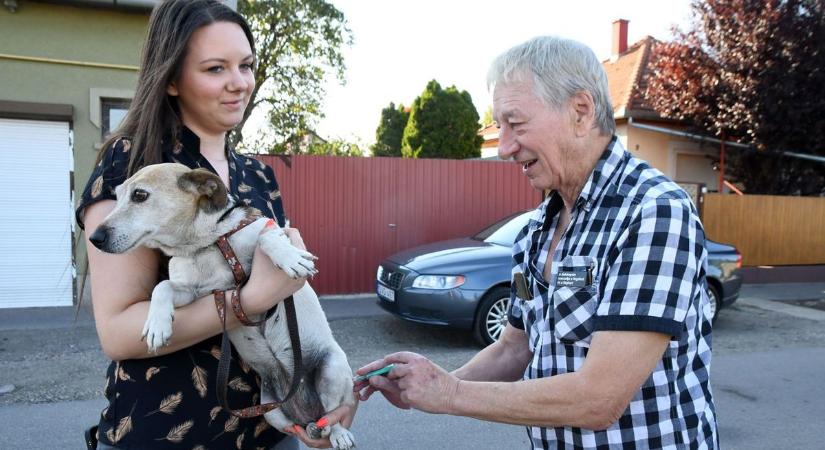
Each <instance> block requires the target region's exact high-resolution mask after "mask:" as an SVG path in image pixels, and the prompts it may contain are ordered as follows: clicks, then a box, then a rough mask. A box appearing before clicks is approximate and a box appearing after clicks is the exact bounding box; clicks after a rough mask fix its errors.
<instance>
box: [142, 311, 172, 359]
mask: <svg viewBox="0 0 825 450" xmlns="http://www.w3.org/2000/svg"><path fill="white" fill-rule="evenodd" d="M173 311H174V310H172V312H171V313H163V312H161V311H159V310H158V309H157V308H156V309H155V310H152V308H151V307H150V308H149V317H148V318H147V319H146V323H145V324H144V325H143V334H142V335H141V339H145V340H146V346H147V347H148V349H149V353H157V351H158V349H159V348H160V347H162V346H164V345H166V343H167V342H169V339H170V338H171V337H172V320H173V319H174V312H173Z"/></svg>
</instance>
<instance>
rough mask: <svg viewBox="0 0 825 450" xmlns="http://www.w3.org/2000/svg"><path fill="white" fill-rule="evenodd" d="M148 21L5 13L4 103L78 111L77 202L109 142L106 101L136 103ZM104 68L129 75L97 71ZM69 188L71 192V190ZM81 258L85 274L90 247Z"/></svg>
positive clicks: (39, 7)
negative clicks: (103, 119) (103, 114)
mask: <svg viewBox="0 0 825 450" xmlns="http://www.w3.org/2000/svg"><path fill="white" fill-rule="evenodd" d="M148 20H149V14H148V10H147V11H142V12H140V11H138V12H134V11H132V12H128V11H117V10H110V9H99V8H82V7H76V6H62V5H55V4H43V3H34V2H30V1H25V0H21V1H18V8H17V10H16V11H15V12H11V11H10V10H9V9H7V8H5V7H3V6H0V30H2V38H0V101H14V102H27V103H37V104H43V103H48V104H59V105H70V106H71V108H72V117H71V123H70V127H71V129H72V132H73V134H74V186H73V189H74V198H75V199H77V198H79V197H80V194H81V191H82V189H83V187H84V186H85V184H86V180H87V179H88V177H89V174H90V173H91V169H92V165H93V164H94V160H95V157H96V156H97V149H98V148H99V145H100V142H101V140H102V139H101V129H100V125H99V120H98V124H95V123H93V119H94V117H93V113H94V109H99V106H100V99H99V95H100V94H104V95H105V96H109V97H121V98H122V97H125V98H130V97H131V95H132V92H133V91H134V87H135V83H136V81H137V65H138V60H139V55H140V47H141V43H142V41H143V37H144V34H145V32H146V25H147V23H148ZM25 58H37V59H43V60H44V61H40V60H38V61H30V60H24V59H25ZM57 60H60V61H71V62H74V64H65V63H60V62H59V61H57ZM78 62H80V63H91V64H88V65H83V64H77V63H78ZM99 64H103V65H118V66H128V67H125V68H106V67H95V65H99ZM97 112H98V114H99V113H100V111H97ZM98 117H99V116H98ZM3 169H4V168H0V170H3ZM6 169H9V170H13V168H6ZM66 188H67V191H68V190H69V189H70V186H67V187H66ZM75 256H76V260H77V261H78V262H81V264H80V265H79V266H80V267H79V269H80V270H81V272H82V271H83V267H84V266H83V264H82V261H85V249H84V247H83V246H79V247H78V248H77V252H76V255H75Z"/></svg>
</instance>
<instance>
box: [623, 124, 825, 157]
mask: <svg viewBox="0 0 825 450" xmlns="http://www.w3.org/2000/svg"><path fill="white" fill-rule="evenodd" d="M627 124H628V125H630V126H632V127H635V128H639V129H642V130H648V131H655V132H657V133H664V134H669V135H671V136H679V137H684V138H688V139H693V140H696V141H699V142H700V143H701V142H712V143H714V144H722V143H724V144H725V145H727V146H730V147H736V148H745V149H749V148H753V145H751V144H740V143H739V142H733V141H725V140H721V139H716V138H712V137H709V136H702V135H701V134H693V133H686V132H684V131H676V130H671V129H669V128H663V127H657V126H654V125H645V124H641V123H636V122H634V121H633V117H628V118H627ZM779 153H781V154H782V155H783V156H788V157H791V158H798V159H806V160H808V161H816V162H819V163H825V156H816V155H808V154H806V153H797V152H784V151H783V152H779Z"/></svg>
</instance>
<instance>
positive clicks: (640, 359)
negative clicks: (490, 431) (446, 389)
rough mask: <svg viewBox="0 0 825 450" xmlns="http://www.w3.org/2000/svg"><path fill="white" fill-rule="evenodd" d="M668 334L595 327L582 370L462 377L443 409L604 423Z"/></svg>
mask: <svg viewBox="0 0 825 450" xmlns="http://www.w3.org/2000/svg"><path fill="white" fill-rule="evenodd" d="M669 340H670V337H669V336H667V335H665V334H661V333H654V332H637V331H600V332H596V333H594V335H593V340H592V342H591V346H590V351H589V352H588V355H587V358H586V359H585V361H584V363H583V365H582V367H581V369H580V370H579V371H577V372H573V373H568V374H562V375H557V376H553V377H549V378H541V379H533V380H526V381H520V382H516V383H483V382H464V381H462V382H460V383H457V384H458V386H457V389H456V393H455V397H454V399H453V401H452V402H451V408H450V410H449V411H444V412H447V413H449V414H455V415H461V416H469V417H475V418H478V419H484V420H490V421H494V422H504V423H511V424H520V425H534V426H542V427H557V426H574V427H582V428H587V429H594V430H598V429H604V428H607V427H609V426H610V425H611V424H613V423H614V422H615V421H616V420H618V419H619V417H621V415H622V413H623V412H624V411H625V409H627V407H628V405H629V403H630V400H632V399H633V396H634V395H635V394H636V392H637V391H638V390H639V388H640V387H641V385H642V384H643V383H644V382H645V380H647V378H648V377H650V374H651V373H652V372H653V369H654V368H655V367H656V365H657V364H658V363H659V361H660V360H661V359H662V354H663V353H664V351H665V349H666V347H667V344H668V341H669ZM413 406H414V405H413Z"/></svg>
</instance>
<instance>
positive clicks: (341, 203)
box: [256, 155, 541, 294]
mask: <svg viewBox="0 0 825 450" xmlns="http://www.w3.org/2000/svg"><path fill="white" fill-rule="evenodd" d="M256 157H257V158H258V159H259V160H261V161H262V162H264V163H266V164H269V165H270V166H272V168H273V169H274V170H275V174H276V176H277V178H278V184H279V185H280V188H281V195H282V197H283V201H284V208H285V210H286V213H287V216H288V217H289V219H290V221H291V224H292V226H294V227H296V228H298V229H300V230H301V235H302V236H303V237H304V241H305V242H306V244H307V247H308V249H309V251H311V252H312V253H314V254H315V255H316V256H318V262H317V263H318V268H319V274H318V275H317V276H316V277H315V278H314V279H313V280H312V286H313V288H314V289H315V290H316V291H317V292H318V293H319V294H345V293H361V292H372V291H373V290H374V289H375V271H376V268H377V267H378V263H379V262H381V260H383V259H384V258H385V257H387V256H389V255H391V254H393V253H395V252H397V251H400V250H404V249H407V248H410V247H413V246H416V245H420V244H424V243H427V242H434V241H439V240H442V239H450V238H456V237H461V236H469V235H471V234H473V233H475V232H477V231H479V230H481V229H483V228H484V227H485V226H486V225H489V224H490V223H492V222H494V221H495V220H497V219H500V218H502V217H504V216H506V215H508V214H510V213H513V212H516V211H520V210H524V209H530V208H534V207H535V206H536V205H537V204H538V203H539V201H540V199H541V194H540V193H539V192H538V191H536V190H534V189H533V188H532V187H530V185H529V183H528V181H527V179H526V178H525V177H524V176H523V175H522V174H521V168H520V166H517V165H516V164H513V163H504V162H489V161H463V160H439V159H401V158H349V157H335V156H292V157H289V159H282V158H281V157H277V156H271V155H258V156H256Z"/></svg>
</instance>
